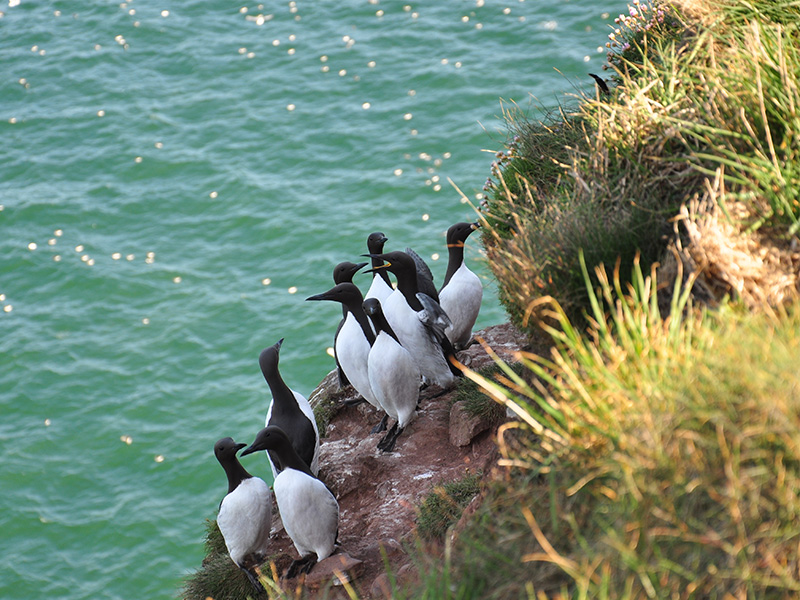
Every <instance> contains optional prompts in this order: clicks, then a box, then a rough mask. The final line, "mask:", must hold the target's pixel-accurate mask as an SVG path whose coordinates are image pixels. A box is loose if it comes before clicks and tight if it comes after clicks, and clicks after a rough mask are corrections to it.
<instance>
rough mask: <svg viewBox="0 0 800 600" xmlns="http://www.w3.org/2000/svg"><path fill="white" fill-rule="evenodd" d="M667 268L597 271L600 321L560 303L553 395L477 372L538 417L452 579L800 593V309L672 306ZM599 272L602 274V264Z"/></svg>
mask: <svg viewBox="0 0 800 600" xmlns="http://www.w3.org/2000/svg"><path fill="white" fill-rule="evenodd" d="M655 275H656V273H655V272H654V271H653V272H651V274H650V275H649V276H648V277H644V276H643V274H642V272H641V270H640V269H634V272H633V274H632V276H631V277H630V279H631V280H632V282H633V283H632V284H631V285H630V286H629V287H628V286H625V284H623V283H622V281H623V278H621V277H620V275H619V274H618V273H615V274H614V276H613V277H609V276H608V275H607V274H606V273H605V272H604V270H602V269H598V271H597V272H596V273H595V278H596V280H598V281H599V282H600V285H599V287H598V292H595V288H594V287H593V286H591V284H589V286H588V291H589V296H590V299H591V305H592V312H591V316H590V318H589V321H590V323H591V325H590V328H589V331H588V333H587V334H584V333H583V332H582V331H581V330H578V329H575V328H574V327H573V326H572V323H571V322H570V321H569V319H568V317H567V316H566V313H565V312H564V311H563V310H562V309H561V308H560V307H559V305H558V304H557V303H550V304H549V305H548V308H547V311H546V312H547V313H548V314H547V316H548V317H549V319H548V321H547V323H549V324H545V327H546V328H547V331H548V332H549V333H550V335H552V336H553V337H554V338H555V339H556V341H557V346H556V349H555V350H554V352H553V353H552V355H551V356H550V357H547V358H545V357H540V356H537V355H527V356H524V357H523V363H524V364H525V365H526V367H527V368H528V369H530V371H531V372H532V373H533V374H535V375H536V376H537V377H538V378H539V379H541V380H543V381H547V382H548V387H547V388H546V389H541V388H535V387H529V386H528V385H527V384H526V383H525V380H524V379H523V378H518V379H517V380H516V381H515V383H516V389H517V391H516V392H514V391H512V390H510V389H508V388H507V387H505V386H498V385H496V384H492V383H490V382H487V380H485V379H483V378H482V377H480V376H479V375H477V374H474V373H472V374H470V375H469V376H470V377H471V378H473V379H475V380H477V381H478V382H480V383H482V384H483V385H485V386H486V390H487V392H489V393H492V394H493V395H494V396H495V397H496V398H498V399H503V401H504V402H505V403H506V405H507V406H509V407H511V408H513V410H515V411H516V412H518V414H520V415H523V417H524V418H522V419H521V420H520V424H518V425H516V426H508V427H506V428H504V429H501V434H500V437H501V444H500V448H501V451H502V452H503V460H502V461H501V464H504V465H506V466H508V467H509V469H510V470H509V472H508V474H507V476H506V477H505V478H504V479H501V480H498V481H496V482H495V483H494V484H493V485H492V486H490V488H489V491H488V492H487V496H486V500H485V502H484V504H483V506H482V508H481V509H480V510H479V512H478V514H477V516H476V518H475V519H473V520H472V521H471V523H470V524H469V525H468V526H467V530H466V533H465V534H464V535H462V536H461V543H462V544H463V546H457V547H456V548H454V550H453V552H454V555H458V556H460V557H463V560H462V561H460V562H458V563H456V564H454V565H453V566H452V567H451V569H452V570H453V572H452V573H450V577H452V578H455V579H457V578H458V576H459V574H460V573H462V572H463V573H467V572H468V573H470V574H474V573H476V572H477V573H482V574H484V575H482V577H481V582H480V583H481V585H483V586H485V589H489V590H492V592H491V594H489V595H487V596H485V597H491V598H521V597H530V598H550V597H552V598H557V597H574V598H673V597H702V598H739V597H758V598H789V597H796V595H797V593H798V592H800V583H798V565H800V546H798V544H799V543H800V519H798V517H800V493H798V490H800V370H798V369H797V356H798V352H799V351H800V335H798V332H800V305H792V306H791V307H790V308H789V309H788V310H786V311H781V313H780V314H766V313H759V314H754V313H750V312H748V311H745V310H741V309H738V308H734V307H724V308H722V309H720V310H718V311H716V312H710V311H707V310H698V309H694V308H692V307H691V301H690V296H689V294H688V293H687V290H688V287H682V286H681V285H680V283H679V284H678V285H677V286H676V287H675V292H674V294H673V296H672V299H671V304H672V306H671V308H672V311H671V315H672V316H668V317H662V314H661V313H662V311H661V309H660V308H659V303H658V294H657V290H656V285H655V281H656V277H655ZM586 281H587V283H589V282H591V281H592V280H591V279H590V278H589V276H588V271H587V272H586Z"/></svg>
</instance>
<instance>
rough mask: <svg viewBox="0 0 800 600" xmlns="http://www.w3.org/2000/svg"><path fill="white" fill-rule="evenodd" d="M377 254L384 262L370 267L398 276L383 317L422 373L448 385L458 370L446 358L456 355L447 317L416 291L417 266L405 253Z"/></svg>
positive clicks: (432, 380) (451, 382) (453, 379)
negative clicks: (449, 335) (448, 331)
mask: <svg viewBox="0 0 800 600" xmlns="http://www.w3.org/2000/svg"><path fill="white" fill-rule="evenodd" d="M377 256H378V258H380V259H381V260H383V261H384V264H383V265H381V266H380V267H373V269H386V270H388V271H391V272H392V273H394V275H395V276H396V277H397V289H396V290H395V291H394V292H392V294H391V295H390V296H389V297H388V298H387V299H386V302H384V303H383V313H384V315H386V320H387V321H388V322H389V325H390V326H391V328H392V329H393V330H394V332H395V334H396V335H397V338H398V339H399V340H400V343H401V344H402V345H403V347H404V348H405V349H406V350H407V351H408V352H409V354H411V356H412V357H413V358H414V362H416V363H417V367H419V370H420V373H421V374H422V376H423V377H424V378H425V379H427V380H428V381H429V382H431V383H435V384H438V385H439V386H441V387H442V388H449V387H451V386H452V385H453V384H454V383H455V376H456V375H459V374H460V371H459V370H458V369H457V368H456V367H455V366H453V364H452V363H451V362H450V360H449V359H450V358H451V357H454V356H455V351H454V350H453V347H452V344H450V340H448V339H447V336H446V335H445V330H446V329H447V327H448V326H449V325H450V319H449V318H448V316H447V314H446V313H445V312H444V310H442V307H441V306H439V303H438V302H436V301H435V300H434V299H433V298H431V297H430V296H428V295H427V294H422V293H419V289H418V287H417V268H416V265H415V264H414V260H413V259H412V258H411V257H410V256H409V255H408V254H406V253H405V252H399V251H398V252H388V253H386V254H379V255H377Z"/></svg>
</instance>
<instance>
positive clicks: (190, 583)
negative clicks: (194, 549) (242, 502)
mask: <svg viewBox="0 0 800 600" xmlns="http://www.w3.org/2000/svg"><path fill="white" fill-rule="evenodd" d="M205 547H206V557H205V558H204V559H203V564H202V566H201V567H200V568H199V569H198V570H197V571H195V572H194V573H193V574H192V575H190V576H189V577H188V578H187V579H186V581H185V583H184V586H183V593H182V595H181V597H182V598H183V599H184V600H206V599H207V598H209V597H210V598H214V600H242V599H244V598H252V599H253V600H257V599H259V598H267V597H268V596H267V595H266V594H257V593H256V590H255V588H254V587H253V585H252V584H251V583H250V580H249V579H248V578H247V576H246V575H245V574H244V572H243V571H242V570H241V569H240V568H239V567H237V566H236V565H235V564H234V562H233V561H232V560H231V557H230V556H228V549H227V548H226V546H225V539H224V538H223V537H222V533H221V532H220V530H219V527H218V526H217V522H216V521H211V520H207V521H206V539H205Z"/></svg>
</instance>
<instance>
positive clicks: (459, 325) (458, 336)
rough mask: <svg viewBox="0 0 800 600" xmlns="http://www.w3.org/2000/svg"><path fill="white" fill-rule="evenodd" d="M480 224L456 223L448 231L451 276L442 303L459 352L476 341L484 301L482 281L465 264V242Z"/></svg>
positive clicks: (441, 293)
mask: <svg viewBox="0 0 800 600" xmlns="http://www.w3.org/2000/svg"><path fill="white" fill-rule="evenodd" d="M479 227H480V223H456V224H455V225H453V226H452V227H450V229H448V230H447V252H448V255H449V258H448V261H447V273H446V274H445V276H444V284H443V285H442V289H440V290H439V304H441V306H442V308H443V309H444V311H445V312H446V313H447V316H448V317H450V321H451V322H452V326H451V327H448V328H447V330H446V333H447V337H448V339H449V340H450V341H451V342H452V344H453V347H455V348H456V349H458V350H461V349H463V348H466V347H467V346H468V345H469V342H470V340H471V339H472V327H473V326H474V325H475V321H476V320H477V319H478V313H479V312H480V310H481V300H482V299H483V285H482V284H481V280H480V278H479V277H478V276H477V275H475V273H473V272H472V271H470V270H469V268H468V267H467V265H466V263H465V262H464V243H465V242H466V240H467V238H468V237H469V234H471V233H472V232H473V231H475V230H476V229H478V228H479Z"/></svg>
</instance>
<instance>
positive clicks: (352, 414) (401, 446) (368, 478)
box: [272, 324, 525, 598]
mask: <svg viewBox="0 0 800 600" xmlns="http://www.w3.org/2000/svg"><path fill="white" fill-rule="evenodd" d="M478 335H479V336H480V337H482V338H483V339H485V340H486V342H487V344H488V345H489V346H490V347H491V348H492V349H493V350H494V351H495V352H496V353H497V354H499V355H500V357H501V358H503V359H505V360H507V361H511V360H513V354H514V353H515V352H516V351H518V350H520V349H521V348H522V347H523V345H524V343H525V338H524V336H523V335H522V334H520V333H519V332H518V331H517V330H516V329H515V328H514V327H513V326H512V325H510V324H503V325H497V326H494V327H490V328H487V329H485V330H483V331H481V332H479V334H478ZM459 359H460V360H461V361H462V362H463V363H465V364H467V365H468V366H469V367H470V368H472V369H478V368H480V367H482V366H484V365H486V364H489V363H491V362H492V359H491V358H490V357H489V356H488V355H487V354H486V352H485V351H484V350H483V348H482V347H481V346H480V345H479V344H474V345H473V346H471V347H470V348H468V349H467V350H465V351H463V352H461V353H459ZM334 375H335V374H334ZM335 385H336V384H335V377H332V376H328V377H326V379H325V381H324V382H323V384H321V386H320V388H318V389H317V390H315V392H313V393H312V394H311V396H310V397H311V402H312V404H315V403H316V402H319V401H321V400H322V398H324V397H325V396H329V395H330V393H331V390H335ZM326 386H327V387H326ZM450 395H451V393H444V394H443V393H442V390H441V389H440V388H438V387H435V386H432V387H430V388H428V389H426V390H424V391H423V392H422V394H421V397H420V404H419V408H418V414H417V418H416V420H414V421H413V422H412V423H411V424H410V425H409V426H408V427H407V428H406V429H405V431H404V432H403V434H402V435H401V436H400V437H399V438H398V440H397V445H396V446H395V450H394V452H391V453H383V452H381V451H379V450H378V449H377V447H376V445H377V443H378V441H379V440H380V439H381V437H382V436H383V434H382V433H380V434H371V433H370V430H371V429H372V427H373V426H374V425H376V424H377V423H378V422H379V421H380V418H381V416H382V415H379V414H377V412H376V411H375V409H373V408H372V407H371V406H369V405H368V404H366V403H362V404H360V405H357V406H346V405H344V404H343V402H344V401H347V400H352V399H355V398H356V397H357V396H356V393H355V391H354V390H353V389H352V388H345V390H343V391H341V392H338V393H337V394H336V397H337V400H338V402H337V404H336V405H335V406H334V407H333V408H332V412H334V413H335V414H334V416H333V417H332V419H331V420H330V422H329V424H328V428H327V432H326V436H325V437H324V438H323V440H322V444H321V447H320V461H319V462H320V474H319V476H320V479H321V480H322V481H323V482H325V484H326V485H327V486H328V487H329V488H330V490H331V491H332V492H333V494H334V496H336V499H337V500H338V502H339V511H340V529H339V542H340V549H339V550H338V551H337V553H346V554H347V555H349V556H350V557H352V558H353V559H355V560H356V561H361V562H360V563H358V565H357V569H354V572H352V573H351V577H353V581H352V582H351V585H353V586H354V587H355V588H356V590H357V591H358V592H359V597H360V598H384V597H387V598H389V597H391V595H390V594H388V595H387V594H386V589H387V585H388V578H386V577H383V576H382V574H383V573H384V572H385V565H384V559H383V556H382V552H381V548H383V551H384V552H385V554H386V556H387V558H388V560H389V563H390V564H391V566H392V569H393V572H394V573H395V574H397V573H399V572H401V571H402V570H405V571H409V570H410V569H409V568H407V565H408V564H409V563H410V559H409V558H408V557H406V556H405V553H404V551H403V545H402V544H403V542H406V541H411V540H413V535H414V528H415V520H416V514H417V507H418V506H419V504H420V503H421V501H422V499H423V498H424V496H425V495H427V494H428V493H429V492H430V491H431V489H432V488H433V487H434V486H435V485H437V484H439V483H441V482H446V481H452V480H456V479H461V478H462V477H464V475H465V474H467V473H468V472H475V471H483V472H484V473H487V474H488V472H489V471H490V469H491V467H492V466H493V465H494V463H495V462H496V459H497V453H496V447H495V444H494V436H493V435H492V434H493V428H492V429H491V430H489V429H488V428H486V427H485V428H484V430H483V431H477V430H471V431H469V432H467V433H464V432H460V433H459V434H458V436H457V438H456V439H455V441H454V442H453V443H451V439H453V438H452V435H453V432H452V430H451V427H450V424H451V399H450ZM473 429H474V428H473ZM467 438H469V439H467ZM473 438H474V439H473ZM272 548H273V549H274V550H275V552H276V553H280V552H284V553H286V554H288V555H290V556H291V557H292V558H297V554H296V552H295V550H294V547H293V546H292V543H291V540H289V538H288V536H287V535H286V533H285V532H284V531H283V530H282V529H281V530H280V531H279V532H277V534H274V537H273V545H272ZM334 556H336V555H334ZM288 560H289V559H288V557H284V559H283V560H280V561H279V567H280V566H283V565H285V564H286V563H287V562H288ZM323 567H324V565H323V564H320V565H317V566H316V567H315V568H314V570H312V572H311V574H310V575H309V581H308V583H311V580H312V578H313V581H314V583H315V585H322V587H323V588H324V587H325V581H330V580H331V579H334V578H335V577H330V574H324V573H323V572H322V570H323ZM404 567H405V569H404ZM309 587H311V586H309ZM328 597H329V598H331V597H332V598H335V597H338V596H337V595H336V593H335V591H334V592H333V593H332V595H331V593H330V592H329V595H328ZM341 597H343V598H345V597H347V596H346V594H344V592H343V591H342V594H341Z"/></svg>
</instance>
